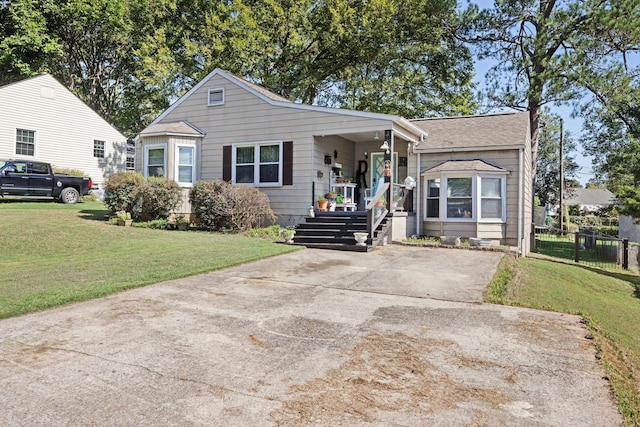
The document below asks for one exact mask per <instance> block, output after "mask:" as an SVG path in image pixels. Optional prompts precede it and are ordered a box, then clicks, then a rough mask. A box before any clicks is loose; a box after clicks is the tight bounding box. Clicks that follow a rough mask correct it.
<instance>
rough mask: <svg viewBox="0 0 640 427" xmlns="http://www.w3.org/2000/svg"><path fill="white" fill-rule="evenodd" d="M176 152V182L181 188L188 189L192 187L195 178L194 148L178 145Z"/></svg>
mask: <svg viewBox="0 0 640 427" xmlns="http://www.w3.org/2000/svg"><path fill="white" fill-rule="evenodd" d="M176 151H177V153H176V181H177V182H178V184H179V185H180V186H182V187H190V186H192V185H193V183H194V180H195V176H196V173H195V165H196V163H195V152H196V147H194V146H191V145H178V146H177V147H176Z"/></svg>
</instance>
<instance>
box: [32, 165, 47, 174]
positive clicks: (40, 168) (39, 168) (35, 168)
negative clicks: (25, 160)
mask: <svg viewBox="0 0 640 427" xmlns="http://www.w3.org/2000/svg"><path fill="white" fill-rule="evenodd" d="M29 173H35V174H41V175H49V167H48V166H47V165H46V164H45V163H31V167H30V168H29Z"/></svg>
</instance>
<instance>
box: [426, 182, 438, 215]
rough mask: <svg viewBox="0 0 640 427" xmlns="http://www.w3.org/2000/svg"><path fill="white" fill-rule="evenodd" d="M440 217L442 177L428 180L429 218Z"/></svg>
mask: <svg viewBox="0 0 640 427" xmlns="http://www.w3.org/2000/svg"><path fill="white" fill-rule="evenodd" d="M439 217H440V178H435V179H430V180H428V181H427V218H439Z"/></svg>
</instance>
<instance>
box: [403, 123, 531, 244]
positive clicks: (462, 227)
mask: <svg viewBox="0 0 640 427" xmlns="http://www.w3.org/2000/svg"><path fill="white" fill-rule="evenodd" d="M412 123H413V124H415V125H416V126H418V127H420V128H421V129H423V130H424V131H425V132H428V133H429V138H428V139H427V140H426V141H425V143H423V144H421V145H419V146H418V147H416V149H415V153H416V155H417V156H418V157H419V160H418V163H419V164H420V176H421V181H420V183H421V187H422V191H421V193H420V194H421V204H420V209H421V210H420V212H419V214H418V216H419V218H420V222H421V227H420V233H421V234H424V235H429V236H458V237H477V238H481V239H489V240H491V241H493V242H494V243H500V244H503V245H510V246H517V247H518V248H519V249H520V252H521V253H523V254H527V253H528V252H529V246H530V234H531V223H532V211H533V207H532V206H533V193H532V192H533V163H532V154H531V136H530V135H531V133H530V128H529V113H528V112H520V113H504V114H492V115H482V116H468V117H449V118H436V119H420V120H413V121H412Z"/></svg>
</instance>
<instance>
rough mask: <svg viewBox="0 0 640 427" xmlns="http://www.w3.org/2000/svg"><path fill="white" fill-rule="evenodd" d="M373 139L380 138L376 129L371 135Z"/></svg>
mask: <svg viewBox="0 0 640 427" xmlns="http://www.w3.org/2000/svg"><path fill="white" fill-rule="evenodd" d="M373 139H375V140H376V141H377V140H379V139H380V135H379V134H378V131H376V133H375V134H374V135H373Z"/></svg>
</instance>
